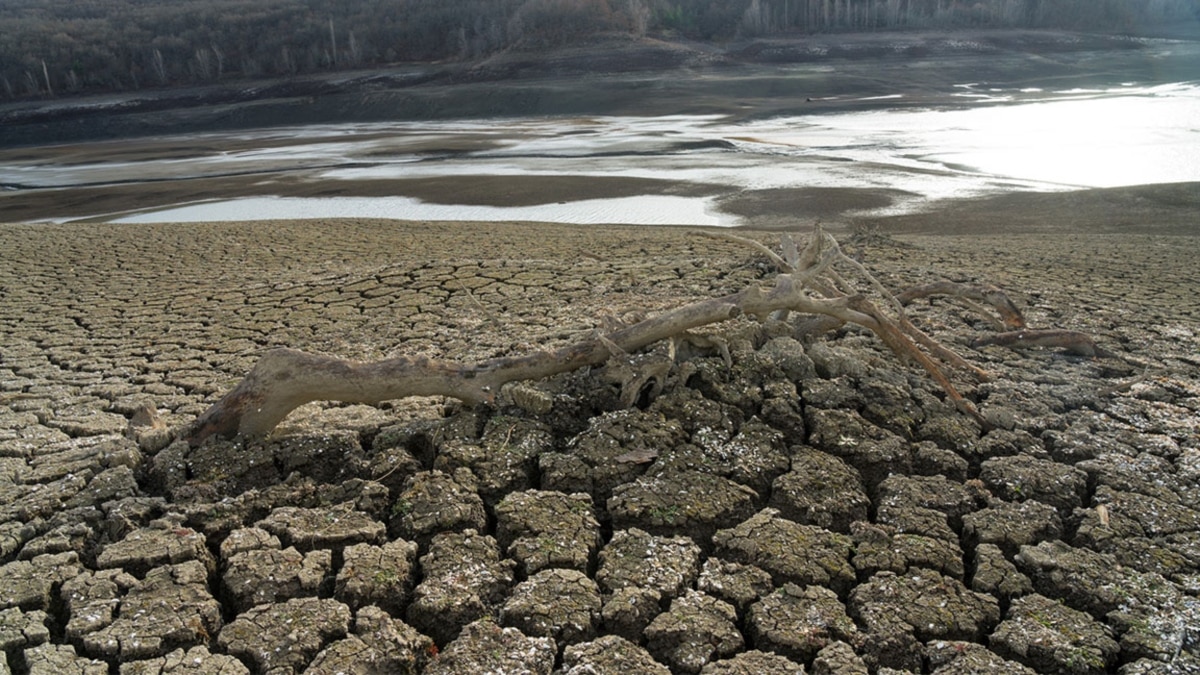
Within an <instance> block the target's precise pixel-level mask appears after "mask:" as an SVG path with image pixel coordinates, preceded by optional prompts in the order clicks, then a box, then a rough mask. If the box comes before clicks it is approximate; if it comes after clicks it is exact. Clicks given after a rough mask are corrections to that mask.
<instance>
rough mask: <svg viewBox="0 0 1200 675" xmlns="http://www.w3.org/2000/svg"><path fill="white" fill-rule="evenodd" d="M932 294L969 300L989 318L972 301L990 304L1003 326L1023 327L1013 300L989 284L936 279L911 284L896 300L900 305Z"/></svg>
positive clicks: (971, 305)
mask: <svg viewBox="0 0 1200 675" xmlns="http://www.w3.org/2000/svg"><path fill="white" fill-rule="evenodd" d="M933 295H949V296H952V297H955V298H961V299H964V300H967V301H969V302H970V304H969V305H968V306H969V307H971V309H972V310H973V311H976V312H978V313H980V314H983V315H984V316H985V318H989V319H990V318H991V317H988V316H987V315H986V313H985V312H984V311H983V309H982V308H981V307H979V306H978V305H976V304H974V303H982V304H984V305H991V307H992V309H995V310H996V313H997V314H999V315H1000V321H1001V323H1002V325H1003V326H1004V327H1005V328H1008V329H1010V330H1015V329H1020V328H1024V327H1025V317H1024V316H1023V315H1022V314H1021V310H1019V309H1017V306H1016V305H1015V304H1013V301H1012V300H1009V299H1008V296H1007V295H1005V293H1004V291H1002V290H1000V289H999V288H997V287H995V286H993V285H991V284H979V285H971V284H960V283H956V282H953V281H936V282H934V283H931V284H923V285H921V286H913V287H912V288H909V289H907V290H905V291H903V292H901V293H897V294H896V300H898V301H899V302H900V304H902V305H908V304H909V303H911V302H912V301H913V300H917V299H920V298H927V297H930V296H933Z"/></svg>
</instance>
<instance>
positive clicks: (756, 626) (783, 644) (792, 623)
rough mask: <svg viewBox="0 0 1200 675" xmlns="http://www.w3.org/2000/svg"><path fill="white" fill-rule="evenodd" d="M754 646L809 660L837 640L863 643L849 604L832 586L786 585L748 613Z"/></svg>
mask: <svg viewBox="0 0 1200 675" xmlns="http://www.w3.org/2000/svg"><path fill="white" fill-rule="evenodd" d="M746 632H747V634H748V635H749V636H750V639H751V641H752V642H753V644H754V646H755V647H757V648H759V649H765V650H767V651H772V652H775V653H777V654H783V655H784V656H787V657H790V658H792V659H794V660H796V661H799V662H801V663H807V662H808V661H810V660H812V658H813V657H815V656H816V654H817V652H819V651H820V650H821V649H823V648H824V647H826V646H828V645H829V644H832V643H834V642H838V641H841V642H848V643H851V644H855V643H859V642H861V635H860V634H859V632H858V628H857V627H856V626H855V625H854V622H853V621H851V620H850V617H849V616H847V614H846V606H845V605H843V604H842V602H841V600H839V599H838V597H837V594H836V593H834V592H833V591H831V590H829V589H828V588H822V587H820V586H808V587H806V588H801V587H799V586H797V585H795V584H784V585H783V586H782V587H781V588H780V589H779V590H777V591H775V592H774V593H771V594H770V595H768V596H766V597H764V598H763V599H762V600H759V601H758V602H757V603H755V604H754V605H752V606H751V607H750V609H749V611H747V613H746Z"/></svg>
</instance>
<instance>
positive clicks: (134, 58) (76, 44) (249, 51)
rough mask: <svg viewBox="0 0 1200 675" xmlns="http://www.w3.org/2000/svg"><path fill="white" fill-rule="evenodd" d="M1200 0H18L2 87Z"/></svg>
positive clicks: (1091, 18) (252, 72) (48, 92)
mask: <svg viewBox="0 0 1200 675" xmlns="http://www.w3.org/2000/svg"><path fill="white" fill-rule="evenodd" d="M1197 17H1200V0H961V1H960V0H4V2H3V3H2V4H0V98H7V99H20V98H34V97H47V96H60V95H69V94H76V93H84V92H102V91H124V90H131V89H140V88H143V87H162V86H172V85H183V84H198V83H207V82H217V81H226V80H233V79H244V78H263V77H281V76H289V75H295V74H299V73H312V72H321V71H337V70H348V69H355V68H363V67H373V66H379V65H384V64H393V63H398V62H429V61H445V60H469V59H474V58H479V57H482V56H486V55H488V54H492V53H495V52H498V51H501V50H505V49H528V50H536V49H546V48H552V47H557V46H562V45H569V44H574V43H578V42H580V41H584V40H588V39H593V38H596V37H601V36H612V35H629V36H635V37H637V36H642V35H645V34H646V33H648V32H661V33H668V34H674V35H679V36H683V37H688V38H692V39H700V40H718V41H721V40H730V39H735V38H739V37H754V36H763V35H770V34H775V33H783V32H820V31H866V30H887V29H905V28H954V27H965V26H970V27H1021V28H1062V29H1077V30H1109V31H1128V30H1136V29H1137V28H1138V27H1140V26H1147V25H1160V24H1164V23H1169V22H1175V21H1183V20H1192V19H1195V18H1197Z"/></svg>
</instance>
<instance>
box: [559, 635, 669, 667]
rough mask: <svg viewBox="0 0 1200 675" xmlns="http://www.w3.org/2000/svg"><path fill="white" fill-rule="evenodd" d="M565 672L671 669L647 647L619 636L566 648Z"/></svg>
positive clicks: (564, 656)
mask: <svg viewBox="0 0 1200 675" xmlns="http://www.w3.org/2000/svg"><path fill="white" fill-rule="evenodd" d="M562 670H563V675H592V674H595V675H599V674H601V673H610V674H611V675H622V674H626V673H628V674H629V675H632V674H633V673H637V675H671V669H670V668H667V667H666V666H664V665H663V664H661V663H659V662H657V661H655V660H654V657H653V656H650V652H648V651H646V650H645V648H643V647H640V646H638V645H637V644H636V643H633V642H630V641H629V640H626V639H625V638H623V637H618V636H616V635H605V636H603V637H600V638H597V639H595V640H592V641H591V642H584V643H582V644H577V645H569V646H567V648H566V649H565V650H563V668H562Z"/></svg>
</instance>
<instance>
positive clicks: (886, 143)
mask: <svg viewBox="0 0 1200 675" xmlns="http://www.w3.org/2000/svg"><path fill="white" fill-rule="evenodd" d="M956 90H957V94H958V96H959V97H960V99H961V100H962V101H963V102H964V105H963V106H957V107H949V108H939V109H931V108H913V107H899V106H897V107H895V108H883V109H879V108H876V109H872V110H870V111H866V112H840V113H817V114H811V115H800V116H792V117H776V118H771V119H764V120H756V121H749V122H737V121H731V120H728V119H726V118H723V117H720V116H668V117H589V118H574V117H572V118H553V117H550V118H527V119H495V120H482V121H480V120H472V121H444V122H398V123H386V124H382V123H381V124H347V125H333V126H330V125H323V126H311V127H302V128H290V129H272V130H263V131H258V132H243V133H226V134H206V135H194V136H191V137H180V138H179V139H178V141H179V142H180V143H186V142H188V140H189V139H192V141H193V142H196V141H199V140H204V141H205V143H206V144H212V145H214V146H217V147H220V146H221V144H222V143H227V144H229V146H230V147H236V148H238V149H236V150H229V151H222V152H216V153H210V154H206V155H203V156H197V157H189V158H185V159H179V160H157V161H153V162H149V161H147V162H130V163H124V164H119V163H103V164H77V165H72V166H61V165H57V166H56V165H48V164H47V165H38V164H31V165H25V166H19V165H18V166H9V167H4V168H0V182H7V183H14V184H22V185H27V186H37V185H41V186H52V185H60V186H70V185H80V184H98V183H104V182H116V181H137V180H144V179H147V178H148V177H151V176H153V177H162V176H172V177H178V178H189V177H202V176H207V175H228V174H230V173H235V172H246V173H259V174H262V175H264V176H271V175H274V174H284V173H287V174H288V175H290V176H292V177H296V176H300V177H301V178H302V179H304V180H312V181H327V182H328V181H346V180H372V179H402V178H421V177H436V176H473V175H501V176H503V175H509V176H544V175H555V176H557V175H577V176H596V177H606V176H623V177H641V178H653V179H666V180H673V181H691V182H695V183H704V184H710V185H711V184H715V185H720V186H726V187H728V188H729V189H730V191H731V192H737V191H739V190H757V189H768V188H797V187H800V188H803V187H847V188H889V189H895V190H902V191H905V192H907V193H911V195H912V197H911V198H910V199H907V200H901V201H900V202H899V203H897V204H894V205H893V206H891V207H888V209H886V210H887V211H890V212H904V211H912V210H918V209H921V208H926V207H927V206H928V205H929V203H930V202H932V201H936V200H940V199H947V198H955V197H964V196H970V195H978V194H986V193H995V192H1002V191H1011V190H1039V191H1052V190H1066V189H1076V188H1081V187H1114V186H1124V185H1138V184H1150V183H1166V182H1181V181H1200V85H1198V84H1197V83H1195V82H1190V83H1173V84H1164V85H1156V86H1138V85H1136V84H1123V85H1122V84H1118V85H1114V86H1113V87H1111V88H1106V89H1092V90H1065V91H1046V92H1043V91H1039V90H1012V91H1004V90H996V89H988V88H985V87H982V86H980V85H976V84H971V83H964V84H962V85H959V86H958V87H957V88H956ZM899 99H902V97H897V100H899ZM281 140H287V143H280V141H281ZM232 141H239V143H231V142H232ZM244 141H251V143H250V144H249V145H248V146H247V144H246V143H244ZM255 142H261V143H262V144H263V145H262V146H261V147H254V143H255ZM464 146H465V147H467V148H468V149H467V150H466V151H456V152H446V153H441V154H438V153H432V154H431V153H430V152H429V148H430V147H456V148H458V147H464ZM250 180H253V179H252V178H251V179H250ZM264 180H266V181H268V182H269V179H264ZM264 191H265V192H267V193H269V185H267V186H266V187H264ZM333 216H338V217H377V218H396V219H417V220H534V221H548V222H568V223H630V224H653V225H664V224H678V225H724V226H728V225H736V224H738V222H739V221H738V219H737V217H735V216H732V215H729V214H725V213H722V212H721V211H720V209H719V203H718V202H717V201H716V200H715V199H714V198H712V197H706V198H701V197H675V196H661V195H646V196H640V197H637V196H635V197H625V198H620V199H606V200H581V201H571V200H570V197H569V196H568V197H560V196H556V195H547V203H545V204H540V205H535V206H523V207H504V206H477V205H464V204H432V203H427V202H422V201H420V200H417V199H413V198H410V197H375V198H367V197H363V198H312V199H301V198H270V197H254V198H244V199H234V200H224V201H208V202H202V203H193V204H186V205H179V206H178V207H175V208H169V209H162V210H155V211H150V212H142V213H133V214H111V217H109V218H108V219H109V220H112V221H116V222H155V221H173V222H182V221H212V220H256V219H276V218H298V217H333Z"/></svg>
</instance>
